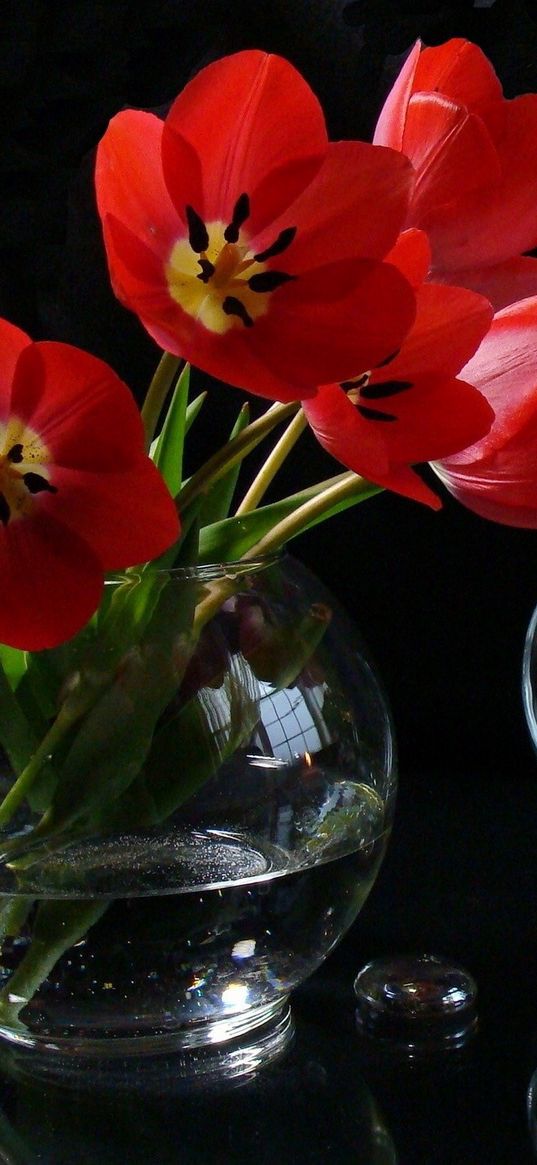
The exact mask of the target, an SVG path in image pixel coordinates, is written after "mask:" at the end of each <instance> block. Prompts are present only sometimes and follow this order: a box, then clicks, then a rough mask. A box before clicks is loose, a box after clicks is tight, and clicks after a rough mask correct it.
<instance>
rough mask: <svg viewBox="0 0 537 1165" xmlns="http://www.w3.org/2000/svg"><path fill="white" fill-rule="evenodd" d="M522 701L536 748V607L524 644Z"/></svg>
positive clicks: (536, 747)
mask: <svg viewBox="0 0 537 1165" xmlns="http://www.w3.org/2000/svg"><path fill="white" fill-rule="evenodd" d="M522 701H523V704H524V712H525V714H526V721H527V724H528V728H529V731H530V737H531V740H532V743H533V747H534V748H535V749H536V750H537V607H536V608H535V610H534V612H533V615H532V617H531V619H530V622H529V626H528V630H527V633H526V642H525V644H524V654H523V658H522Z"/></svg>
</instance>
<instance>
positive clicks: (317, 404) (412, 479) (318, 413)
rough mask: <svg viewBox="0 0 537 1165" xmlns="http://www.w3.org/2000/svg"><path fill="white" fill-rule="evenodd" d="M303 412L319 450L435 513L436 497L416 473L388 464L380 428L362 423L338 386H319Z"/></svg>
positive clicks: (368, 423)
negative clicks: (421, 503)
mask: <svg viewBox="0 0 537 1165" xmlns="http://www.w3.org/2000/svg"><path fill="white" fill-rule="evenodd" d="M303 408H304V412H305V414H306V416H307V418H308V422H309V424H310V425H311V428H312V429H313V432H314V433H315V436H316V437H317V440H318V441H319V443H320V444H321V445H322V447H323V449H326V451H327V453H330V454H331V455H332V456H333V457H335V458H336V460H337V461H340V462H341V464H342V465H345V466H346V468H347V469H351V470H353V472H354V473H357V474H359V476H361V477H364V478H366V479H367V480H368V481H373V482H375V483H376V484H377V485H381V486H385V487H386V488H388V489H392V490H394V492H395V493H401V494H403V495H404V496H405V497H409V498H413V499H414V500H415V501H419V502H423V503H424V504H425V505H429V506H431V507H432V508H433V509H439V507H440V502H439V500H438V498H437V496H436V494H435V493H434V492H433V491H432V490H430V489H429V487H428V486H426V485H425V483H424V482H423V481H422V480H421V478H420V477H418V475H417V474H416V473H414V472H413V471H412V470H411V469H410V468H409V467H408V466H405V465H397V464H390V459H389V455H388V448H387V446H386V444H385V442H384V439H383V433H382V431H381V429H380V425H378V424H377V425H375V423H371V422H369V421H366V420H365V419H364V417H362V416H361V415H360V413H359V412H358V410H357V409H356V407H355V405H354V404H353V403H352V402H351V400H350V399H349V397H348V396H347V395H346V393H345V392H343V390H342V389H341V388H340V387H339V385H336V384H325V385H323V386H322V387H321V388H320V389H319V391H318V393H317V394H316V396H314V397H312V398H311V399H310V400H308V401H304V405H303Z"/></svg>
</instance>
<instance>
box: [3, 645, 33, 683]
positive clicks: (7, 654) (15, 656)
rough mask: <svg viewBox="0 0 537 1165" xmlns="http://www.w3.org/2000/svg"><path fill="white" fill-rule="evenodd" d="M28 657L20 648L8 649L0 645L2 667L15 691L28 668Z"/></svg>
mask: <svg viewBox="0 0 537 1165" xmlns="http://www.w3.org/2000/svg"><path fill="white" fill-rule="evenodd" d="M27 659H28V655H27V652H26V651H19V648H18V647H8V646H7V644H5V643H0V665H1V666H2V667H3V669H4V675H5V676H6V679H7V680H8V683H9V684H10V686H11V687H12V689H13V691H16V689H17V686H18V684H19V682H20V680H21V679H22V677H23V675H24V673H25V671H26V667H27Z"/></svg>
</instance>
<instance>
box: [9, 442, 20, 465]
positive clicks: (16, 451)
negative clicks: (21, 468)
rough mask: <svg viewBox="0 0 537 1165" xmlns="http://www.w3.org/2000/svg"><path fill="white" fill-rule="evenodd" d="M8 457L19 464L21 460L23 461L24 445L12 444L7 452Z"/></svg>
mask: <svg viewBox="0 0 537 1165" xmlns="http://www.w3.org/2000/svg"><path fill="white" fill-rule="evenodd" d="M7 459H8V461H12V462H14V464H17V465H18V463H19V461H22V445H12V447H11V449H10V450H9V453H8V454H7Z"/></svg>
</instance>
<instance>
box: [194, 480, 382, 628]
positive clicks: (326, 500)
mask: <svg viewBox="0 0 537 1165" xmlns="http://www.w3.org/2000/svg"><path fill="white" fill-rule="evenodd" d="M372 488H374V487H372V486H371V482H369V481H366V480H365V479H364V478H363V477H358V474H356V473H352V472H349V473H345V474H340V475H339V476H338V477H336V478H334V479H332V484H328V485H327V487H326V489H324V490H323V491H322V493H319V494H316V495H315V497H313V498H310V499H309V500H308V501H307V502H304V503H303V505H301V506H299V507H298V509H296V510H295V511H294V512H293V513H292V514H288V515H287V516H286V517H285V518H282V520H281V521H280V522H278V523H277V524H276V525H275V526H274V527H273V529H272V530H270V531H269V532H268V534H265V535H264V537H263V538H260V539H259V541H258V542H256V543H255V544H254V545H253V546H251V547H250V549H249V550H247V551H246V552H245V554H243V555H242V558H241V562H250V561H251V560H252V559H253V560H255V559H258V558H263V557H265V556H267V555H268V556H270V555H271V554H277V553H278V551H279V550H281V549H282V547H283V546H284V545H285V543H286V542H289V541H290V540H291V538H296V537H297V535H298V534H302V533H303V531H304V530H306V529H307V527H308V526H310V525H311V524H312V523H313V522H316V521H320V520H322V517H323V515H324V514H327V513H330V511H331V510H332V509H333V507H334V506H335V505H337V504H338V503H340V502H344V501H347V500H349V499H352V498H355V500H356V501H359V500H360V498H361V497H362V496H365V497H369V496H370V494H371V491H372ZM236 587H237V583H236V580H235V579H234V578H233V577H229V578H223V579H219V580H218V581H215V582H213V583H209V585H208V587H207V591H206V594H205V596H204V598H203V599H202V600H201V602H200V603H198V605H197V607H196V613H195V617H194V633H195V634H196V635H199V633H200V632H201V629H202V627H204V626H205V624H206V623H208V622H209V619H212V617H213V615H215V614H216V612H217V611H218V610H219V609H220V607H221V605H222V603H224V602H225V601H226V599H228V598H230V596H231V595H232V594H234V592H235V590H236Z"/></svg>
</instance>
